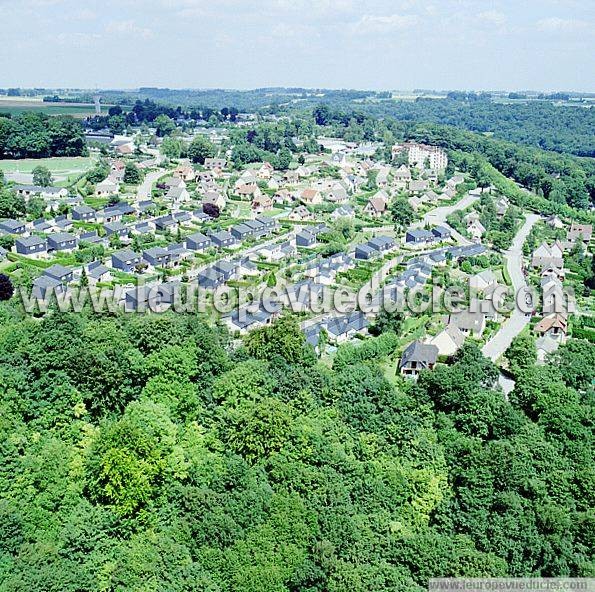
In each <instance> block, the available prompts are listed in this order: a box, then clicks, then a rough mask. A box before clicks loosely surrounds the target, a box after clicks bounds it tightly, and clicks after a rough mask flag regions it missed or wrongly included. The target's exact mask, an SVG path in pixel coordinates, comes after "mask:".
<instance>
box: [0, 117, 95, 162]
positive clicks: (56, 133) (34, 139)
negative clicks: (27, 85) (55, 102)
mask: <svg viewBox="0 0 595 592" xmlns="http://www.w3.org/2000/svg"><path fill="white" fill-rule="evenodd" d="M86 153H87V147H86V144H85V137H84V134H83V128H82V126H81V124H80V122H79V121H77V120H76V119H74V118H73V117H69V116H64V115H61V116H55V117H50V116H48V115H44V114H43V113H33V112H26V113H22V114H21V115H18V116H16V117H2V116H0V158H46V157H48V156H82V155H84V154H86Z"/></svg>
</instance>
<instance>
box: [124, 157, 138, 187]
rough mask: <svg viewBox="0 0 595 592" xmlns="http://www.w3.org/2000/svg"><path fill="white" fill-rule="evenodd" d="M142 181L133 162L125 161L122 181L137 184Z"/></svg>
mask: <svg viewBox="0 0 595 592" xmlns="http://www.w3.org/2000/svg"><path fill="white" fill-rule="evenodd" d="M141 181H142V175H141V172H140V170H139V168H138V167H137V166H136V165H135V164H134V163H133V162H127V163H126V166H125V167H124V183H129V184H130V185H138V184H139V183H140V182H141Z"/></svg>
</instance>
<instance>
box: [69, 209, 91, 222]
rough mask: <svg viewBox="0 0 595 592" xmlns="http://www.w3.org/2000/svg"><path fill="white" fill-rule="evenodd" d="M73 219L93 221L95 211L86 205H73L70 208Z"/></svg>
mask: <svg viewBox="0 0 595 592" xmlns="http://www.w3.org/2000/svg"><path fill="white" fill-rule="evenodd" d="M71 215H72V219H73V220H80V221H82V222H93V221H94V220H95V218H96V217H97V212H96V211H95V210H94V209H93V208H91V207H89V206H86V205H82V206H75V207H74V208H72V210H71Z"/></svg>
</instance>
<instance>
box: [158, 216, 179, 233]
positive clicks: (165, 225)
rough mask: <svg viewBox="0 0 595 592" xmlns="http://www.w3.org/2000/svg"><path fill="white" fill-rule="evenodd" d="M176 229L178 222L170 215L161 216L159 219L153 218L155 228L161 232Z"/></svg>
mask: <svg viewBox="0 0 595 592" xmlns="http://www.w3.org/2000/svg"><path fill="white" fill-rule="evenodd" d="M177 227H178V221H177V220H176V219H175V218H174V217H173V216H171V215H169V216H161V218H155V228H156V229H157V230H161V231H162V232H163V231H165V230H169V231H172V230H175V229H176V228H177Z"/></svg>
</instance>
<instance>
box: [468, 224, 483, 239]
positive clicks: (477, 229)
mask: <svg viewBox="0 0 595 592" xmlns="http://www.w3.org/2000/svg"><path fill="white" fill-rule="evenodd" d="M485 231H486V229H485V227H484V225H483V224H482V223H481V222H480V221H479V220H472V221H471V222H469V223H468V224H467V232H468V233H469V234H470V235H471V236H472V237H473V238H474V239H475V240H479V239H480V238H481V237H482V236H483V235H484V234H485Z"/></svg>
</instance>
